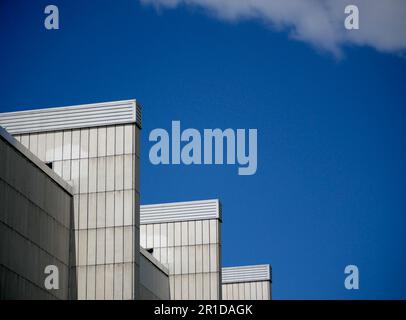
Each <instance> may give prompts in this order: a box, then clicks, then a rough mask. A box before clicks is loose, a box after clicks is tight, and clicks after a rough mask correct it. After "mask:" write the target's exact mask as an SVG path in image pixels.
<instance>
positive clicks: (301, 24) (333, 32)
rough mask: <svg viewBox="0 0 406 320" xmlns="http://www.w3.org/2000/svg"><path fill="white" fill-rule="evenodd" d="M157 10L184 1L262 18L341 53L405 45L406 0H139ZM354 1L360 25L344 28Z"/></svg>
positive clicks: (225, 16) (219, 13) (218, 13)
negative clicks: (355, 48) (346, 49)
mask: <svg viewBox="0 0 406 320" xmlns="http://www.w3.org/2000/svg"><path fill="white" fill-rule="evenodd" d="M140 1H141V3H143V4H145V5H153V6H155V7H156V8H169V9H173V8H176V7H177V6H180V5H185V6H195V7H200V8H202V9H205V10H206V11H207V12H208V13H210V14H211V15H213V16H215V17H216V18H218V19H222V20H226V21H240V20H258V21H261V22H263V23H264V24H265V25H267V26H268V27H270V28H272V29H273V30H278V31H288V32H289V35H290V36H291V37H292V38H293V39H296V40H300V41H304V42H307V43H310V44H311V45H312V46H314V47H316V48H318V49H322V50H326V51H329V52H331V53H333V54H334V55H337V56H339V55H341V53H342V49H343V46H345V45H357V46H370V47H373V48H375V49H376V50H378V51H382V52H390V53H402V52H404V50H405V49H406V0H140ZM350 4H355V5H357V6H358V8H359V11H360V29H359V30H346V29H345V28H344V19H345V17H346V15H345V13H344V8H345V7H346V6H347V5H350Z"/></svg>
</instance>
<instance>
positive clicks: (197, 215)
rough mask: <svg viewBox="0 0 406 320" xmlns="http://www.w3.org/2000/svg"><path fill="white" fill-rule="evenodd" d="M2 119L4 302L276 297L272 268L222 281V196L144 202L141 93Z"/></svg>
mask: <svg viewBox="0 0 406 320" xmlns="http://www.w3.org/2000/svg"><path fill="white" fill-rule="evenodd" d="M0 126H3V127H4V128H5V129H6V130H7V131H6V130H4V129H1V130H0V133H1V145H0V147H1V150H0V213H1V214H0V240H1V242H0V248H1V252H0V298H2V299H16V298H20V299H26V298H31V299H89V300H92V299H120V300H121V299H212V300H217V299H222V298H226V299H270V298H271V276H270V267H268V276H266V275H265V274H266V272H265V271H264V270H265V269H266V268H265V269H261V268H259V269H261V270H262V271H261V270H259V269H258V268H257V269H255V268H253V267H245V268H244V267H239V268H234V270H237V269H238V270H239V271H238V273H235V271H232V268H224V269H223V274H224V275H223V276H222V269H221V252H222V248H221V225H222V217H221V205H220V202H219V200H203V201H188V202H176V203H164V204H152V205H143V206H141V208H140V184H139V178H140V173H139V159H140V142H139V139H140V129H141V111H140V107H139V105H138V103H137V102H136V101H135V100H125V101H116V102H107V103H96V104H87V105H79V106H71V107H61V108H48V109H37V110H28V111H19V112H9V113H0ZM10 134H12V135H13V136H14V137H12V136H11V135H10ZM51 169H52V170H51ZM140 243H141V247H140ZM46 265H56V266H57V267H58V269H59V272H60V290H58V291H57V292H56V291H55V292H54V291H52V290H46V289H45V287H44V278H45V276H46V275H45V274H44V268H45V266H46ZM254 269H255V270H257V271H253V270H254ZM233 272H234V273H233ZM233 274H234V275H233ZM230 275H231V276H230ZM230 279H231V280H230ZM235 287H237V288H240V287H244V294H242V293H240V291H238V294H237V293H236V292H237V291H235V290H234V288H235ZM246 287H247V288H248V287H249V294H248V293H246V291H245V290H246V289H245V288H246ZM230 290H231V291H230Z"/></svg>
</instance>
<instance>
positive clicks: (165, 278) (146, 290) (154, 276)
mask: <svg viewBox="0 0 406 320" xmlns="http://www.w3.org/2000/svg"><path fill="white" fill-rule="evenodd" d="M140 298H141V299H142V300H169V299H170V289H169V270H168V268H166V266H164V265H163V264H162V263H160V262H159V261H158V260H157V259H155V258H154V257H153V256H152V255H151V254H150V253H149V252H148V251H147V250H145V249H143V248H141V257H140Z"/></svg>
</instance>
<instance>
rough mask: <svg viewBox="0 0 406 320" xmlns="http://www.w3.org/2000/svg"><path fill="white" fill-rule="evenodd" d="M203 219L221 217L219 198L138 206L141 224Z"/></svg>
mask: <svg viewBox="0 0 406 320" xmlns="http://www.w3.org/2000/svg"><path fill="white" fill-rule="evenodd" d="M205 219H221V205H220V201H219V200H217V199H214V200H201V201H187V202H172V203H161V204H150V205H141V206H140V223H141V224H152V223H164V222H175V221H188V220H205Z"/></svg>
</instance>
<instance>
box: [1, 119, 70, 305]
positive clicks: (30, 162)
mask: <svg viewBox="0 0 406 320" xmlns="http://www.w3.org/2000/svg"><path fill="white" fill-rule="evenodd" d="M0 164H1V165H0V299H68V298H70V299H74V298H76V281H75V279H74V273H72V272H70V270H71V268H72V266H73V265H74V264H75V254H74V251H72V252H71V251H70V247H71V243H73V241H71V237H72V238H73V233H72V232H71V230H72V229H71V227H72V223H73V189H72V187H71V186H70V185H69V184H68V183H67V182H65V181H64V180H63V179H62V178H60V177H59V176H58V175H57V174H55V173H54V172H53V171H52V170H51V169H50V168H48V167H47V166H46V165H45V164H44V163H43V162H41V161H39V160H38V158H37V157H36V156H34V155H33V154H32V153H31V152H30V151H29V150H27V149H26V148H25V147H24V146H23V145H22V144H20V143H19V142H18V141H17V140H16V139H14V138H13V137H12V136H10V135H9V134H8V133H7V132H6V131H5V130H4V129H3V128H1V127H0ZM49 265H53V266H56V267H57V268H58V270H59V290H46V289H45V287H44V280H45V277H46V274H45V273H44V271H45V268H46V267H47V266H49ZM70 280H71V282H70Z"/></svg>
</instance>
